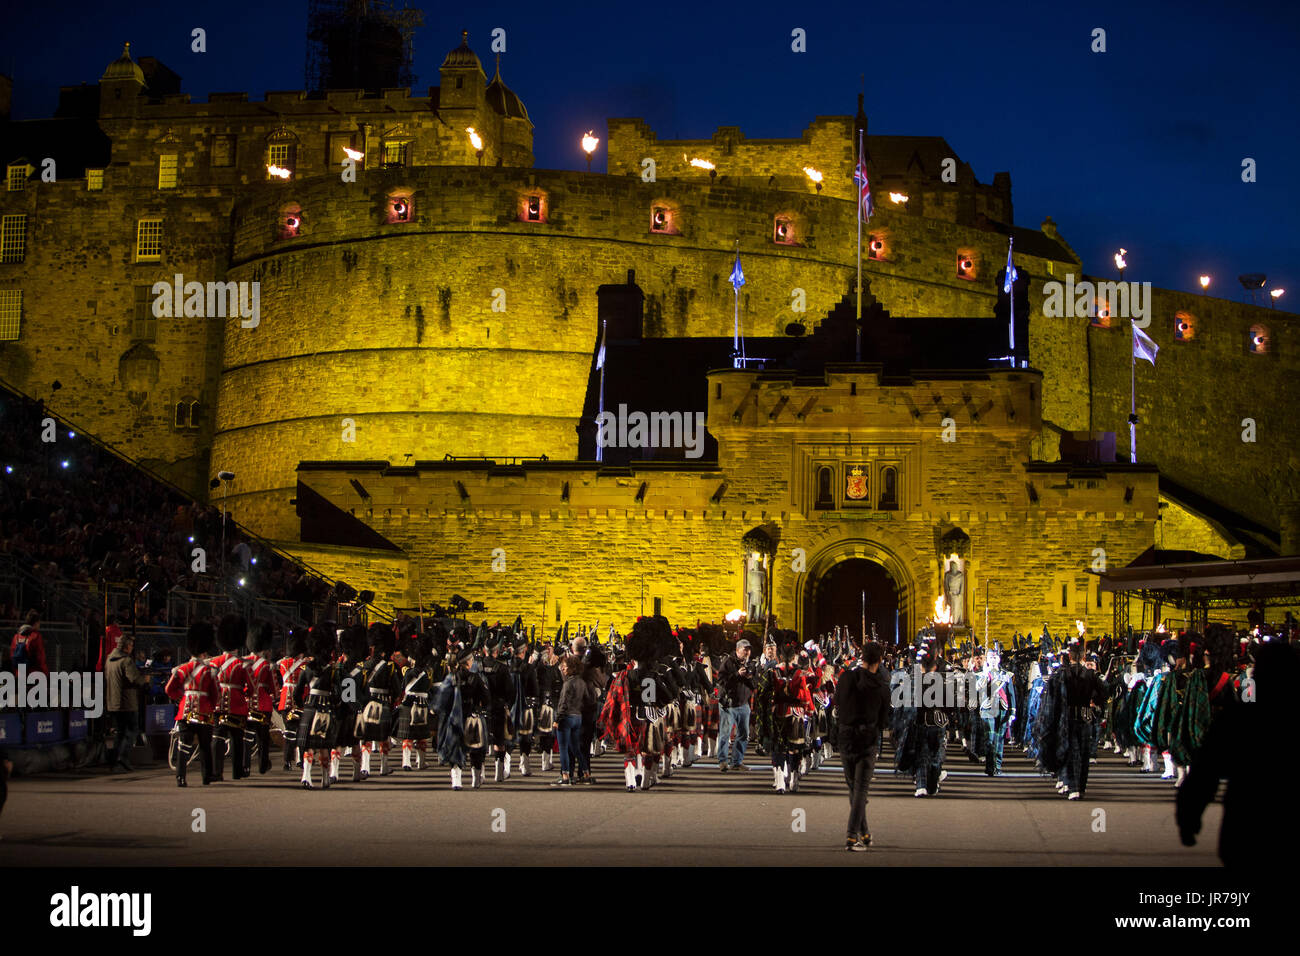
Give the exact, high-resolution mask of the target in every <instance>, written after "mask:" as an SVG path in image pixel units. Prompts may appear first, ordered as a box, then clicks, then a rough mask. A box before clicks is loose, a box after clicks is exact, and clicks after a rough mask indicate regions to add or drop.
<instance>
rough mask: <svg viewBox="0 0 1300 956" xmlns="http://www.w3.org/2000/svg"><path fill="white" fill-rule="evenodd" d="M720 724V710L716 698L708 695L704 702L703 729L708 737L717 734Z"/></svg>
mask: <svg viewBox="0 0 1300 956" xmlns="http://www.w3.org/2000/svg"><path fill="white" fill-rule="evenodd" d="M721 726H722V711H721V710H719V709H718V702H717V700H716V699H714V698H712V697H710V698H708V700H706V701H705V703H704V729H705V732H706V733H707V734H708V735H709V736H710V737H716V736H718V730H719V728H720V727H721Z"/></svg>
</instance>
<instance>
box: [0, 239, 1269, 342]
mask: <svg viewBox="0 0 1300 956" xmlns="http://www.w3.org/2000/svg"><path fill="white" fill-rule="evenodd" d="M6 218H8V217H6ZM1272 344H1273V337H1272V336H1271V335H1270V334H1269V331H1268V327H1267V326H1264V325H1252V326H1251V327H1250V335H1249V337H1248V338H1247V339H1246V351H1247V352H1249V353H1250V354H1251V355H1263V354H1265V353H1266V352H1268V351H1269V349H1270V347H1271V346H1272Z"/></svg>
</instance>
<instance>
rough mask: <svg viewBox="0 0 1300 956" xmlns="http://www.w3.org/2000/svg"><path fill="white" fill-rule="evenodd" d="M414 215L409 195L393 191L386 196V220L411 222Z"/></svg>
mask: <svg viewBox="0 0 1300 956" xmlns="http://www.w3.org/2000/svg"><path fill="white" fill-rule="evenodd" d="M414 215H415V210H414V205H413V204H412V202H411V197H410V196H409V195H406V194H405V193H395V194H394V195H392V196H389V197H388V219H387V221H388V222H413V221H414Z"/></svg>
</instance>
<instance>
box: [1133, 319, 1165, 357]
mask: <svg viewBox="0 0 1300 956" xmlns="http://www.w3.org/2000/svg"><path fill="white" fill-rule="evenodd" d="M1159 351H1160V346H1158V345H1156V343H1155V342H1152V341H1151V337H1150V336H1149V335H1147V334H1146V333H1145V332H1143V331H1142V330H1141V329H1139V328H1138V327H1137V326H1136V325H1135V326H1133V357H1134V358H1140V359H1146V360H1147V361H1148V362H1150V363H1151V364H1152V365H1155V364H1156V353H1158V352H1159Z"/></svg>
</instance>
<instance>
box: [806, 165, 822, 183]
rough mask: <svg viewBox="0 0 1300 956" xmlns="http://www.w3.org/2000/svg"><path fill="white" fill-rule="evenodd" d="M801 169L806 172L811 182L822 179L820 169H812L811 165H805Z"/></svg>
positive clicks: (817, 181)
mask: <svg viewBox="0 0 1300 956" xmlns="http://www.w3.org/2000/svg"><path fill="white" fill-rule="evenodd" d="M803 171H804V172H805V173H807V174H808V178H809V179H811V180H812V181H813V182H815V183H819V182H821V181H822V171H821V170H820V169H813V168H812V167H811V166H805V167H804V168H803Z"/></svg>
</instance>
